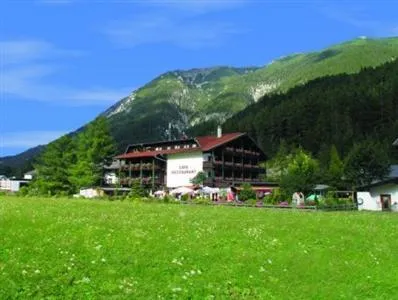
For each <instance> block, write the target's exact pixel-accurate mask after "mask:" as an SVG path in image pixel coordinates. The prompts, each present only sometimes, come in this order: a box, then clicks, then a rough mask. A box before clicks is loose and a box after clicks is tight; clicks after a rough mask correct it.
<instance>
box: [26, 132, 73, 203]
mask: <svg viewBox="0 0 398 300" xmlns="http://www.w3.org/2000/svg"><path fill="white" fill-rule="evenodd" d="M73 163H74V154H73V140H72V138H71V137H70V136H67V135H65V136H63V137H61V138H59V139H58V140H56V141H54V142H52V143H50V144H49V145H48V146H47V147H46V150H45V151H44V152H43V153H42V155H41V156H40V157H39V159H38V163H37V164H36V165H35V166H34V167H35V169H36V170H37V176H36V178H35V179H34V180H33V182H32V184H31V185H29V190H30V192H31V193H36V194H47V195H48V194H50V195H54V194H59V193H66V194H69V193H71V192H72V187H71V183H70V181H69V178H68V168H69V167H70V165H73Z"/></svg>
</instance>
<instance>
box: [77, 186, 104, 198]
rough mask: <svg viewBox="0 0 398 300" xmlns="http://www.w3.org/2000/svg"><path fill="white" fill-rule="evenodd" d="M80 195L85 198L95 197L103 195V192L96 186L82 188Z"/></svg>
mask: <svg viewBox="0 0 398 300" xmlns="http://www.w3.org/2000/svg"><path fill="white" fill-rule="evenodd" d="M79 195H80V196H81V197H84V198H95V197H100V196H102V195H103V193H102V192H101V191H100V190H99V189H96V188H87V189H81V190H80V191H79Z"/></svg>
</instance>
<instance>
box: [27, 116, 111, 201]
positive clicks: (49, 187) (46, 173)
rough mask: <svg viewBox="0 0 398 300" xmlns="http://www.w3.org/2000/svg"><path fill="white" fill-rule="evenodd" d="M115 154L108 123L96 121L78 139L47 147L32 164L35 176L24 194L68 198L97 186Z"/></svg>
mask: <svg viewBox="0 0 398 300" xmlns="http://www.w3.org/2000/svg"><path fill="white" fill-rule="evenodd" d="M115 150H116V147H115V143H114V140H113V138H112V137H111V135H110V131H109V125H108V120H107V119H106V118H105V117H103V116H101V117H98V118H97V119H95V120H94V121H93V122H91V123H90V124H89V125H87V126H86V127H85V128H84V130H83V131H81V132H80V133H78V134H77V135H75V136H71V135H64V136H62V137H61V138H59V139H57V140H55V141H54V142H52V143H50V144H48V146H47V147H46V149H45V150H44V152H43V153H42V154H41V155H40V156H39V158H38V159H37V161H36V163H34V168H35V170H36V172H37V175H36V177H35V178H34V180H33V181H32V182H31V184H30V185H29V186H28V187H27V188H26V190H25V191H24V192H27V193H29V194H31V195H32V194H34V195H55V194H64V195H68V194H73V193H75V192H77V191H78V190H79V189H80V188H82V187H89V186H96V185H100V184H101V183H102V180H103V167H104V165H107V164H109V163H110V162H111V160H112V158H113V156H114V155H115Z"/></svg>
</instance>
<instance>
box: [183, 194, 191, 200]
mask: <svg viewBox="0 0 398 300" xmlns="http://www.w3.org/2000/svg"><path fill="white" fill-rule="evenodd" d="M189 200H190V197H189V195H188V194H185V195H182V196H181V201H184V202H188V201H189Z"/></svg>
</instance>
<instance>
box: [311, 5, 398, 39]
mask: <svg viewBox="0 0 398 300" xmlns="http://www.w3.org/2000/svg"><path fill="white" fill-rule="evenodd" d="M317 8H318V10H319V11H320V12H321V13H322V14H324V15H325V16H326V17H328V18H330V19H333V20H336V21H338V22H341V23H345V24H347V25H350V26H353V27H356V28H358V29H363V30H364V31H365V32H367V33H370V34H374V35H377V36H390V35H396V34H398V32H394V28H395V26H393V25H392V24H391V23H390V22H388V21H387V20H381V19H377V18H375V17H374V16H373V15H372V14H370V13H369V10H368V9H367V8H366V6H360V7H358V6H347V5H345V6H344V7H340V6H336V5H322V6H317Z"/></svg>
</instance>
